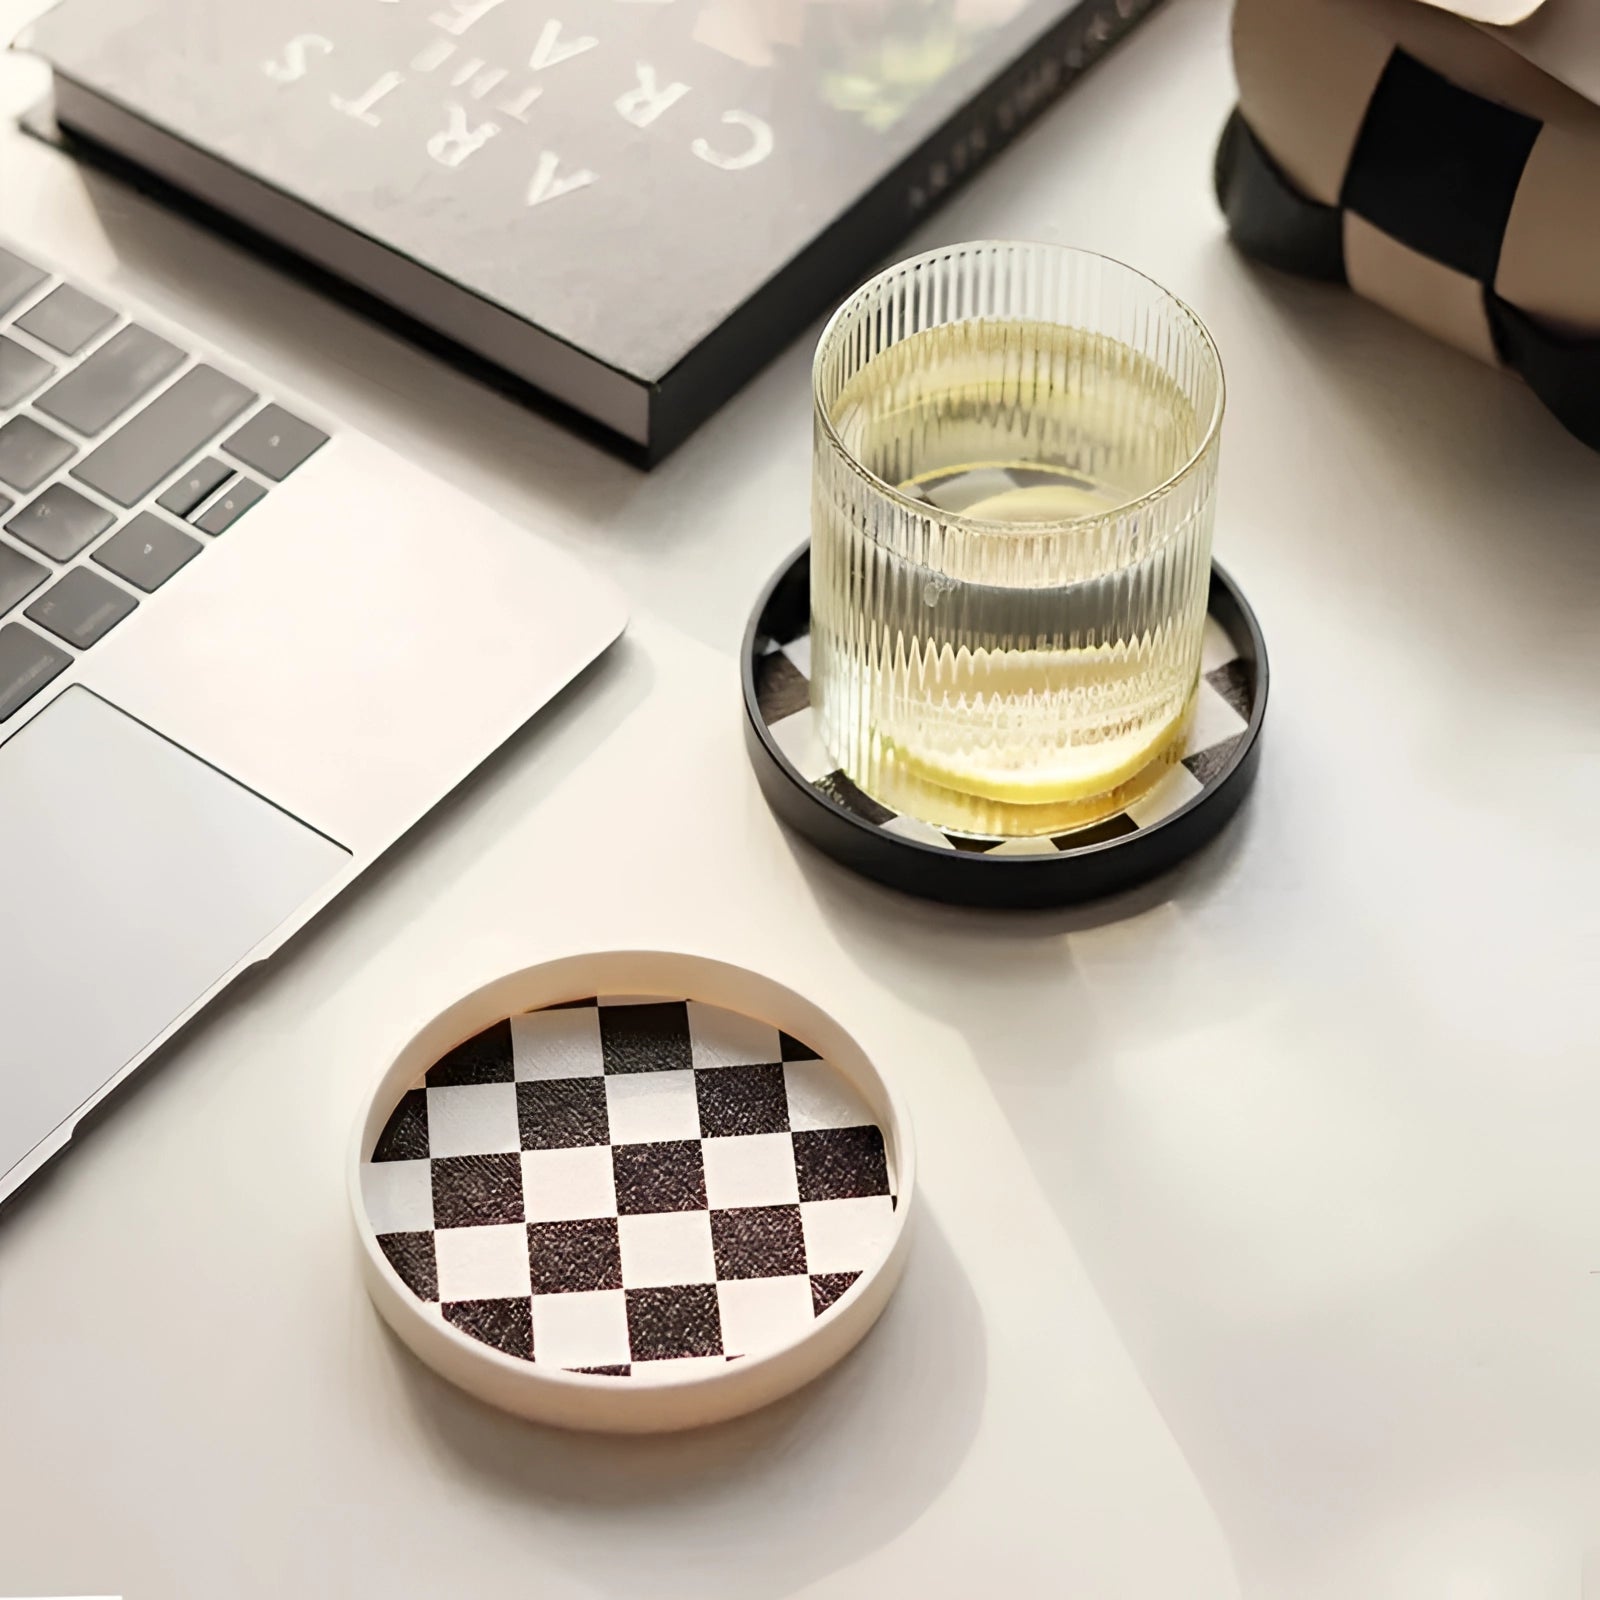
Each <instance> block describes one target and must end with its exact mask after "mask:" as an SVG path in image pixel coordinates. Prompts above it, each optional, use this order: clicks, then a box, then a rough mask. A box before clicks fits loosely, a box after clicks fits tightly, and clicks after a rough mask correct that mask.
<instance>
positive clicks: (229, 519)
mask: <svg viewBox="0 0 1600 1600" xmlns="http://www.w3.org/2000/svg"><path fill="white" fill-rule="evenodd" d="M266 492H267V491H266V490H265V489H263V488H262V487H261V485H260V484H259V483H257V482H256V481H255V479H254V478H241V479H240V480H239V481H238V482H237V483H236V484H234V486H233V487H232V488H231V489H230V490H228V492H227V493H226V494H225V495H223V496H222V498H221V499H220V500H213V501H212V502H211V504H210V505H208V506H207V507H206V508H205V510H204V511H202V512H201V513H200V515H199V516H198V517H196V518H195V519H194V525H195V527H197V528H200V529H203V530H204V531H205V532H206V533H223V532H226V531H227V529H229V528H231V527H232V526H233V525H234V523H236V522H237V521H238V520H239V518H240V517H242V516H243V515H244V514H245V512H247V511H248V510H249V509H250V507H251V506H253V505H254V504H255V503H256V501H257V500H259V499H261V498H262V496H263V495H265V494H266Z"/></svg>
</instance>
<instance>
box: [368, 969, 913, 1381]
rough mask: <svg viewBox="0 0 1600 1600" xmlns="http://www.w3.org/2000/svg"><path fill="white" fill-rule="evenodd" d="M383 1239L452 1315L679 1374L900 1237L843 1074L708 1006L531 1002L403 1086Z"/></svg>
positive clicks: (407, 1272)
mask: <svg viewBox="0 0 1600 1600" xmlns="http://www.w3.org/2000/svg"><path fill="white" fill-rule="evenodd" d="M361 1177H362V1197H363V1201H364V1203H365V1206H366V1211H367V1218H368V1221H369V1222H370V1224H371V1226H372V1228H373V1231H374V1232H375V1233H376V1234H377V1236H378V1243H379V1245H380V1247H381V1248H382V1250H383V1252H384V1255H385V1256H386V1257H387V1258H388V1260H389V1262H390V1264H391V1265H392V1266H393V1267H394V1269H395V1271H396V1272H397V1273H398V1274H399V1276H400V1277H401V1279H402V1280H403V1281H404V1282H405V1283H406V1285H407V1286H408V1287H409V1288H410V1289H411V1291H412V1292H413V1293H414V1294H415V1295H416V1296H417V1298H418V1299H419V1300H421V1301H423V1302H425V1303H426V1304H427V1305H428V1306H429V1308H430V1309H433V1310H435V1311H436V1314H437V1315H439V1316H440V1317H442V1318H443V1319H444V1320H445V1321H446V1322H449V1323H451V1324H452V1325H453V1326H455V1327H457V1328H460V1329H462V1330H464V1331H465V1332H467V1333H469V1334H471V1335H472V1336H473V1337H474V1338H477V1339H481V1340H482V1341H484V1343H486V1344H490V1345H493V1346H494V1347H495V1348H496V1349H498V1350H503V1351H505V1352H507V1353H508V1354H511V1355H515V1356H520V1357H522V1358H524V1359H527V1360H531V1361H534V1362H536V1363H548V1364H550V1365H553V1366H557V1367H563V1368H567V1369H569V1370H573V1371H581V1372H598V1373H604V1374H610V1375H616V1376H632V1377H635V1378H647V1379H671V1378H674V1377H677V1376H680V1375H682V1374H685V1373H692V1372H696V1371H698V1370H701V1369H709V1368H712V1367H716V1366H718V1365H720V1364H723V1363H725V1362H726V1361H728V1360H729V1359H731V1358H735V1357H739V1356H746V1355H757V1354H760V1353H762V1352H763V1351H766V1350H770V1349H775V1348H778V1347H781V1346H783V1345H786V1344H789V1343H791V1342H793V1341H794V1340H795V1339H796V1338H798V1337H800V1336H802V1335H803V1334H804V1333H805V1332H806V1331H807V1329H809V1328H810V1327H811V1326H812V1324H813V1323H814V1321H815V1319H816V1318H817V1317H819V1316H821V1315H822V1314H823V1313H824V1312H825V1311H827V1309H828V1308H829V1307H830V1306H831V1305H833V1303H834V1302H835V1301H836V1300H838V1299H839V1297H840V1296H841V1295H843V1294H844V1293H845V1292H846V1290H848V1289H849V1287H850V1286H851V1284H853V1283H854V1282H855V1280H856V1278H857V1277H859V1276H860V1274H861V1273H862V1272H864V1271H867V1270H869V1269H871V1268H872V1267H874V1266H875V1265H876V1264H877V1263H878V1261H879V1260H880V1259H881V1258H882V1256H883V1254H884V1252H885V1250H886V1249H887V1247H888V1243H889V1239H890V1235H891V1233H892V1228H893V1221H894V1208H895V1181H894V1174H893V1172H892V1171H891V1170H890V1169H889V1165H888V1160H887V1152H886V1150H885V1147H884V1140H883V1134H882V1132H881V1130H880V1129H879V1127H878V1126H877V1125H876V1123H875V1121H874V1119H873V1117H872V1115H871V1112H870V1111H869V1110H868V1108H867V1106H866V1105H865V1103H864V1102H863V1101H861V1100H860V1098H859V1097H858V1096H857V1094H856V1092H855V1091H854V1089H853V1088H852V1086H851V1085H850V1084H849V1083H848V1082H847V1081H846V1080H845V1078H844V1077H843V1076H842V1075H841V1074H840V1073H839V1072H837V1071H836V1070H835V1069H834V1068H833V1067H831V1066H830V1065H829V1064H828V1063H827V1062H825V1061H822V1060H819V1059H818V1058H817V1056H816V1055H815V1054H814V1052H812V1051H811V1050H809V1049H808V1048H807V1047H806V1046H805V1045H803V1044H801V1043H800V1042H799V1041H798V1040H796V1039H793V1038H791V1037H789V1036H788V1035H787V1034H783V1033H780V1032H779V1031H778V1030H777V1029H776V1028H774V1027H771V1026H769V1025H767V1024H764V1023H760V1022H756V1021H754V1020H752V1019H750V1018H748V1017H743V1016H739V1015H737V1014H735V1013H733V1012H729V1011H723V1010H719V1009H718V1008H716V1007H713V1006H707V1005H703V1004H701V1003H699V1002H697V1001H693V1000H690V1001H665V1000H658V999H642V998H636V999H630V998H628V997H625V996H624V997H615V998H610V997H608V998H602V999H600V1000H589V1001H583V1002H580V1003H577V1004H573V1005H566V1006H558V1007H554V1008H551V1009H548V1010H543V1011H533V1012H528V1013H526V1014H525V1015H522V1016H517V1017H512V1018H510V1019H508V1020H507V1021H505V1022H500V1023H497V1024H495V1026H494V1027H492V1028H489V1029H487V1030H486V1031H484V1032H483V1033H481V1034H479V1035H477V1036H476V1037H475V1038H473V1039H469V1040H468V1041H467V1042H466V1043H465V1044H462V1045H460V1046H458V1047H457V1048H456V1049H455V1050H453V1051H451V1052H450V1054H449V1055H447V1056H445V1057H444V1058H443V1060H441V1061H439V1062H438V1063H437V1064H436V1065H435V1066H434V1067H432V1068H431V1069H430V1070H429V1072H428V1073H427V1075H426V1077H425V1079H424V1081H423V1082H422V1083H421V1084H420V1085H418V1086H417V1087H416V1088H414V1089H411V1090H409V1091H408V1092H407V1093H406V1094H405V1095H404V1096H403V1097H402V1099H401V1101H400V1103H399V1105H398V1106H396V1107H395V1109H394V1112H393V1113H392V1115H391V1116H390V1118H389V1120H388V1122H387V1124H386V1125H385V1127H384V1129H383V1132H382V1133H381V1134H380V1136H379V1138H378V1141H377V1144H376V1146H375V1147H374V1149H373V1152H372V1157H371V1160H370V1161H368V1162H367V1163H365V1165H364V1166H363V1168H362V1174H361Z"/></svg>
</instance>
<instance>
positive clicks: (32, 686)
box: [0, 622, 72, 722]
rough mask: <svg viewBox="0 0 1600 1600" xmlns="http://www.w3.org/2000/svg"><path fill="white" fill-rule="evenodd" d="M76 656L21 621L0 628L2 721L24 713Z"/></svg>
mask: <svg viewBox="0 0 1600 1600" xmlns="http://www.w3.org/2000/svg"><path fill="white" fill-rule="evenodd" d="M71 665H72V657H71V656H69V655H68V654H67V652H66V651H65V650H58V649H57V648H56V647H55V646H54V645H53V644H51V643H50V641H49V640H48V639H41V638H40V637H39V635H38V634H36V633H35V632H34V631H33V629H32V628H24V627H23V626H22V624H21V623H20V622H8V623H6V624H5V626H4V627H0V722H4V721H5V720H6V718H7V717H9V716H13V715H14V714H15V713H16V712H18V711H20V710H21V709H22V708H23V707H24V706H25V705H26V704H27V703H28V702H29V701H30V700H31V699H32V698H33V697H34V696H35V695H36V694H38V692H39V691H40V690H41V689H42V688H44V686H45V685H46V684H47V683H49V681H50V680H51V679H52V678H53V677H55V676H56V675H57V674H58V673H60V672H62V671H64V670H65V669H66V668H67V667H69V666H71Z"/></svg>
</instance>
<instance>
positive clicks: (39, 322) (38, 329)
mask: <svg viewBox="0 0 1600 1600" xmlns="http://www.w3.org/2000/svg"><path fill="white" fill-rule="evenodd" d="M116 320H117V314H116V312H115V311H113V310H112V309H111V307H110V306H104V305H101V303H100V302H99V301H98V300H95V299H92V298H91V297H90V296H89V295H86V294H85V293H84V292H83V290H82V289H74V288H73V287H72V285H71V284H70V283H63V284H60V285H58V286H57V287H56V288H54V289H52V290H51V291H50V293H49V294H47V295H46V296H45V297H44V299H43V300H41V301H39V303H38V304H37V305H35V306H33V307H32V308H31V309H30V310H28V311H26V312H25V313H24V314H23V315H22V316H20V317H18V318H17V326H18V327H19V328H21V329H22V331H23V332H24V333H27V334H31V335H32V336H33V337H34V338H35V339H38V340H40V341H41V342H42V343H44V344H47V345H49V346H50V348H51V349H52V350H59V351H60V352H61V353H62V355H64V356H75V355H77V353H78V352H79V351H80V350H81V349H83V347H84V346H85V345H86V344H88V343H89V341H90V340H91V339H97V338H99V336H100V335H101V334H102V333H104V332H105V331H106V329H107V328H109V327H110V326H111V324H112V323H113V322H115V321H116Z"/></svg>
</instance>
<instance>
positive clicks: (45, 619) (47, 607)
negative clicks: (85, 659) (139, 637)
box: [22, 567, 139, 650]
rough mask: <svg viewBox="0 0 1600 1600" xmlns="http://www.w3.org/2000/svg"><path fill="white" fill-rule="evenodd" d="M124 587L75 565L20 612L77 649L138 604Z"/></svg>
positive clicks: (86, 645)
mask: <svg viewBox="0 0 1600 1600" xmlns="http://www.w3.org/2000/svg"><path fill="white" fill-rule="evenodd" d="M138 603H139V602H138V601H137V600H135V599H134V598H133V596H132V595H131V594H129V593H128V591H127V590H126V589H119V588H118V587H117V585H116V584H114V583H112V582H110V581H109V580H108V579H106V578H102V577H101V576H100V574H99V573H98V572H91V571H90V570H89V569H88V568H87V567H74V568H73V569H72V571H71V572H69V573H68V574H67V575H66V577H64V578H60V579H58V580H57V581H56V582H55V583H54V584H52V585H51V586H50V587H49V588H48V589H46V590H45V592H44V593H43V594H42V595H40V596H39V598H38V599H37V600H35V601H34V602H33V604H32V605H31V606H29V607H28V609H27V610H26V611H24V612H23V613H22V614H23V616H25V617H26V618H27V619H28V621H29V622H37V623H38V624H39V626H40V627H41V628H48V629H49V630H50V631H51V633H53V634H54V635H55V636H56V637H57V638H58V639H65V640H66V641H67V643H68V644H75V645H77V647H78V648H79V649H80V650H87V649H88V648H89V646H90V645H92V644H94V643H95V642H96V641H97V640H100V639H103V638H105V636H106V635H107V634H108V633H110V632H111V630H112V629H113V628H114V627H116V625H117V624H118V623H119V622H121V621H122V619H123V618H124V617H125V616H127V614H128V613H129V612H130V611H132V610H133V608H134V607H135V606H136V605H138Z"/></svg>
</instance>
